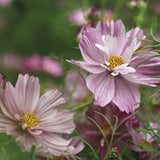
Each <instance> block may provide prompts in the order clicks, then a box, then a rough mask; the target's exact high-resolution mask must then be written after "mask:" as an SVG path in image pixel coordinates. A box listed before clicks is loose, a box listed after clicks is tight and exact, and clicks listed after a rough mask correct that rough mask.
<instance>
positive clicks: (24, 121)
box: [19, 112, 40, 129]
mask: <svg viewBox="0 0 160 160" xmlns="http://www.w3.org/2000/svg"><path fill="white" fill-rule="evenodd" d="M39 124H40V121H39V119H38V117H37V115H36V114H35V113H29V112H27V113H25V114H23V115H22V116H21V121H20V123H19V125H21V126H22V128H23V129H29V128H34V127H36V126H38V125H39Z"/></svg>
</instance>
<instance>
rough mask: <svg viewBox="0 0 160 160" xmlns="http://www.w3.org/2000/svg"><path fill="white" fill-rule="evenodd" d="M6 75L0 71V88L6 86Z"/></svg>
mask: <svg viewBox="0 0 160 160" xmlns="http://www.w3.org/2000/svg"><path fill="white" fill-rule="evenodd" d="M6 82H7V76H5V75H3V74H2V73H0V88H2V89H4V88H5V87H6Z"/></svg>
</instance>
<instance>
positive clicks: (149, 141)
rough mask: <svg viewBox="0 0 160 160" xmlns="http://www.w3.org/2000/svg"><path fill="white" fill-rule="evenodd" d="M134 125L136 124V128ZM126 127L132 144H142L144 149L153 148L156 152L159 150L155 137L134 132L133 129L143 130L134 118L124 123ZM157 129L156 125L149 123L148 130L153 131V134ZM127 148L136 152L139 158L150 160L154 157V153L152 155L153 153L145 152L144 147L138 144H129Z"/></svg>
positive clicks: (141, 132) (159, 146)
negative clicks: (148, 159) (149, 159)
mask: <svg viewBox="0 0 160 160" xmlns="http://www.w3.org/2000/svg"><path fill="white" fill-rule="evenodd" d="M135 124H137V125H136V127H135ZM126 127H127V129H128V131H129V132H130V135H131V137H132V141H133V142H138V143H140V144H143V145H144V146H146V147H154V148H157V150H158V149H160V145H157V142H156V136H154V135H151V134H149V133H145V132H143V131H135V129H144V127H143V125H142V124H141V123H140V122H139V120H138V119H137V118H135V117H133V118H130V119H129V120H128V121H127V122H126ZM157 127H158V126H157V123H155V122H151V123H150V128H149V129H151V130H153V132H155V133H156V132H157V130H155V129H157ZM128 147H129V148H131V149H133V150H134V151H136V152H139V153H140V157H141V158H151V157H153V156H154V155H156V153H153V152H146V151H145V147H142V146H140V145H138V144H133V145H131V144H129V145H128ZM155 160H156V158H155ZM157 160H158V159H157Z"/></svg>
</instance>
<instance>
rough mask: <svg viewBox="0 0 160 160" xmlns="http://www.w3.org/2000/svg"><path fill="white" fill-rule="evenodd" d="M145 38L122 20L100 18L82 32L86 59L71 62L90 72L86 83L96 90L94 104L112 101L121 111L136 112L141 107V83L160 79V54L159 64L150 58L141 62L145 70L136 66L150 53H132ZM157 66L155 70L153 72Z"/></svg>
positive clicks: (105, 103)
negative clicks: (102, 19) (127, 27)
mask: <svg viewBox="0 0 160 160" xmlns="http://www.w3.org/2000/svg"><path fill="white" fill-rule="evenodd" d="M144 38H145V36H144V34H143V30H140V29H139V28H138V27H136V28H133V29H131V30H130V31H128V32H126V30H125V26H124V25H123V23H122V21H121V20H118V21H116V22H114V21H113V20H111V21H107V22H105V21H100V22H99V23H98V24H97V26H96V28H91V27H88V28H87V29H86V31H85V32H84V33H83V38H82V39H81V40H80V41H79V47H80V50H81V54H82V56H83V59H84V61H74V60H70V61H68V62H70V63H73V64H75V65H77V66H79V67H81V68H83V69H85V70H86V71H88V72H90V73H91V75H89V76H88V77H87V79H86V85H87V87H88V89H89V90H90V91H91V92H92V93H93V94H94V98H95V101H94V104H95V105H100V106H102V107H103V106H106V105H107V104H108V103H110V102H111V101H112V102H113V103H114V104H116V105H117V106H118V107H119V109H120V110H121V111H125V112H127V113H129V112H132V113H133V112H134V111H135V110H136V109H137V108H138V107H139V104H138V102H140V92H139V84H148V85H151V86H155V83H156V85H158V84H159V83H160V81H159V80H160V65H158V64H160V58H159V57H156V58H155V59H156V60H155V61H156V64H154V63H153V61H152V60H151V61H147V62H146V63H145V64H144V66H143V64H142V66H143V67H142V70H140V69H139V68H138V67H137V68H136V66H137V65H138V64H139V62H142V61H143V60H145V59H146V58H147V57H148V54H147V53H143V54H137V55H135V56H134V55H133V54H134V52H135V51H136V50H137V49H138V48H139V47H140V45H141V41H140V39H144ZM154 55H157V53H154ZM132 61H133V62H135V63H132ZM139 67H140V65H139ZM155 68H156V71H155V72H154V73H156V74H152V73H151V71H152V70H154V69H155ZM157 68H158V71H157ZM157 73H158V74H157ZM145 77H147V80H148V81H149V80H153V79H154V84H150V83H146V81H145V82H143V81H144V79H145ZM155 80H156V81H155Z"/></svg>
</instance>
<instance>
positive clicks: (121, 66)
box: [113, 65, 136, 74]
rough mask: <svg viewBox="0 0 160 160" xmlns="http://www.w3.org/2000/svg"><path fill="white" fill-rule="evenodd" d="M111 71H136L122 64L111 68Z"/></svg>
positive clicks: (122, 72)
mask: <svg viewBox="0 0 160 160" xmlns="http://www.w3.org/2000/svg"><path fill="white" fill-rule="evenodd" d="M113 71H114V72H115V73H120V74H128V73H134V72H136V70H135V69H134V68H132V67H128V66H124V65H120V66H117V67H115V68H114V69H113Z"/></svg>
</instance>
